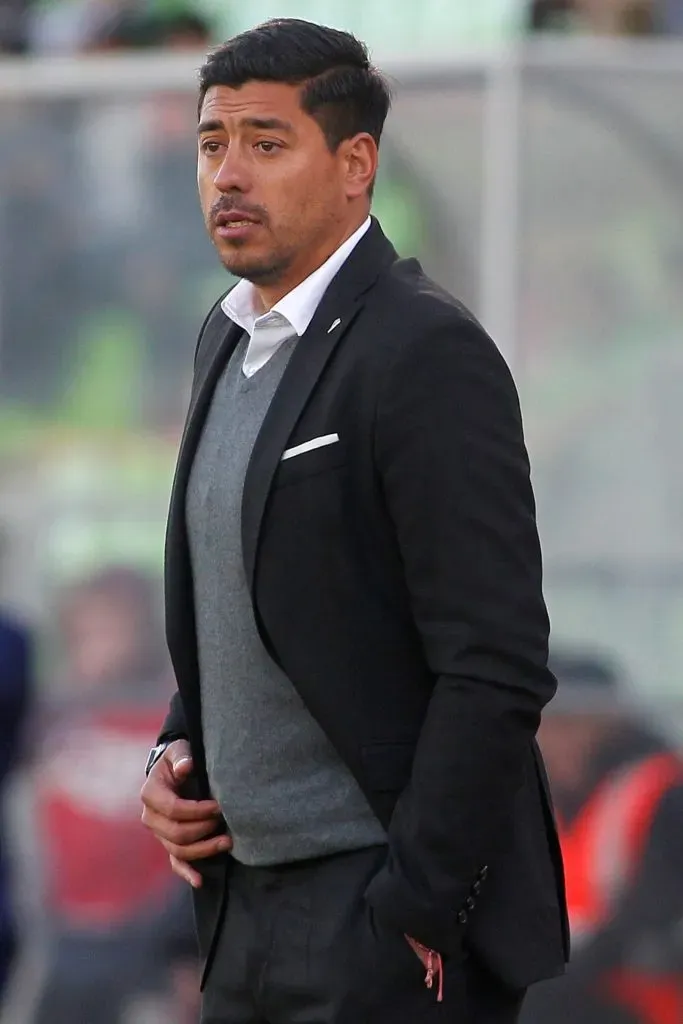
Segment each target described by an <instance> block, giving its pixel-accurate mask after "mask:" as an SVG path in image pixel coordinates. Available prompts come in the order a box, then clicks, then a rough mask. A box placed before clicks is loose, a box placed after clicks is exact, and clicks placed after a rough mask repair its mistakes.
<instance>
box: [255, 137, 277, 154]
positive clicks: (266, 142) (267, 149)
mask: <svg viewBox="0 0 683 1024" xmlns="http://www.w3.org/2000/svg"><path fill="white" fill-rule="evenodd" d="M255 148H256V149H260V150H261V152H262V153H274V152H275V150H276V149H281V148H282V147H281V146H280V144H279V143H278V142H272V141H271V140H270V139H262V140H261V141H260V142H257V143H256V147H255Z"/></svg>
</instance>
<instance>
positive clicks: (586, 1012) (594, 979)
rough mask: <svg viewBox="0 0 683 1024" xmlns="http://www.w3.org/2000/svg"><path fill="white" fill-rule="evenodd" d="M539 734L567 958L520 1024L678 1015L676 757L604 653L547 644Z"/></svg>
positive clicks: (613, 1023)
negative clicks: (546, 696)
mask: <svg viewBox="0 0 683 1024" xmlns="http://www.w3.org/2000/svg"><path fill="white" fill-rule="evenodd" d="M550 664H551V666H552V668H553V671H554V672H555V674H556V676H557V678H558V681H559V685H560V689H559V696H558V698H557V700H556V702H555V703H554V704H553V705H552V707H551V709H550V712H549V714H548V715H547V716H546V717H545V719H544V721H543V723H542V725H541V729H540V732H539V738H540V743H541V749H542V750H543V754H544V756H545V758H546V762H547V765H548V770H549V772H550V779H551V784H552V789H553V794H554V797H555V802H556V810H557V815H558V819H559V822H560V838H561V841H562V846H563V853H564V862H565V872H566V881H567V898H568V904H569V915H570V925H571V930H572V947H573V952H572V963H571V965H570V968H569V971H568V973H567V975H566V977H565V978H564V979H562V981H560V982H552V983H550V984H548V985H544V986H539V988H538V989H537V990H536V992H534V993H532V995H531V997H530V999H529V1002H528V1004H527V1008H526V1012H525V1015H524V1021H525V1024H547V1022H552V1024H570V1022H571V1024H574V1022H579V1021H580V1022H581V1024H680V1022H681V1021H683V933H682V931H681V928H682V926H683V872H682V871H681V864H682V863H683V759H682V758H681V755H680V753H679V752H678V751H676V750H674V749H673V746H672V744H671V743H669V742H668V741H667V740H666V739H665V738H664V737H663V736H662V735H660V734H659V733H658V732H657V731H656V730H654V729H652V728H651V727H649V726H647V725H646V724H644V723H643V722H642V721H641V720H640V717H639V716H638V715H637V713H636V712H635V710H633V709H629V705H628V702H627V698H626V696H625V692H624V685H623V680H622V678H621V674H620V672H619V671H618V669H617V668H616V667H615V666H614V665H613V664H611V663H610V661H609V659H606V658H603V657H601V656H598V655H594V654H592V653H590V652H588V653H584V652H581V651H577V652H574V651H570V650H564V651H557V652H556V653H555V654H554V655H551V661H550Z"/></svg>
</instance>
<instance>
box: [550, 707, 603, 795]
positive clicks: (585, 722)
mask: <svg viewBox="0 0 683 1024" xmlns="http://www.w3.org/2000/svg"><path fill="white" fill-rule="evenodd" d="M617 723H618V718H617V717H616V716H614V715H611V714H597V715H595V714H578V713H577V714H549V715H546V717H545V718H544V719H543V721H542V722H541V727H540V729H539V732H538V739H539V743H540V746H541V750H542V752H543V757H544V758H545V761H546V764H547V766H548V773H549V775H550V779H551V782H552V784H553V787H554V788H555V789H557V790H558V792H561V793H573V792H574V791H575V790H577V789H579V788H580V787H581V786H583V784H584V781H585V778H586V775H587V773H588V772H589V771H590V770H591V766H592V764H593V759H594V758H595V756H596V754H597V752H598V751H599V749H600V747H601V745H602V743H603V742H604V741H605V739H606V737H608V736H609V735H611V733H612V731H613V730H614V729H615V728H616V727H617Z"/></svg>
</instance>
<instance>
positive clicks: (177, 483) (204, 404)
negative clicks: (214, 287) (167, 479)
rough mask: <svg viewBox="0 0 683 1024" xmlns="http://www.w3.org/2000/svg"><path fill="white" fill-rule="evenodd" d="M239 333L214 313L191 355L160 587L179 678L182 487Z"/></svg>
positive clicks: (186, 559)
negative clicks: (194, 359) (194, 363)
mask: <svg viewBox="0 0 683 1024" xmlns="http://www.w3.org/2000/svg"><path fill="white" fill-rule="evenodd" d="M209 332H210V333H209ZM241 335H242V331H241V329H240V328H239V327H238V326H237V325H236V324H234V323H232V321H230V320H227V319H224V320H221V317H220V316H216V318H215V319H213V320H212V321H210V322H209V324H207V327H206V334H205V336H204V338H203V339H202V343H201V345H200V348H199V351H198V353H197V356H198V361H197V366H196V369H195V382H194V387H193V390H192V398H191V399H190V407H189V410H188V414H187V422H186V424H185V431H184V433H183V438H182V441H181V443H180V451H179V453H178V461H177V464H176V471H175V477H174V480H173V488H172V490H171V501H170V507H169V513H168V525H167V529H166V553H165V573H164V576H165V588H164V589H165V601H166V630H167V642H168V647H169V650H170V652H171V655H172V658H173V662H174V665H175V669H176V676H177V678H178V680H179V681H181V680H185V679H192V678H193V677H195V676H196V643H195V637H194V602H193V595H192V570H191V566H190V554H189V547H188V542H187V528H186V522H185V500H186V495H187V485H188V481H189V478H190V470H191V469H192V462H193V459H194V455H195V452H196V450H197V445H198V444H199V439H200V437H201V432H202V429H203V427H204V421H205V420H206V416H207V413H208V411H209V407H210V405H211V399H212V398H213V393H214V390H215V388H216V385H217V383H218V380H219V378H220V376H221V373H222V372H223V370H224V368H225V366H226V364H227V362H228V360H229V358H230V356H231V355H232V353H233V351H234V349H235V346H236V345H237V342H238V341H239V339H240V337H241Z"/></svg>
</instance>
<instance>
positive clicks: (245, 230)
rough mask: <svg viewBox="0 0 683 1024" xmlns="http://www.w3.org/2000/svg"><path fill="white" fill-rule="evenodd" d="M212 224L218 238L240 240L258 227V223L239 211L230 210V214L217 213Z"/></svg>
mask: <svg viewBox="0 0 683 1024" xmlns="http://www.w3.org/2000/svg"><path fill="white" fill-rule="evenodd" d="M214 224H215V226H216V234H217V235H218V236H219V238H242V237H243V236H244V235H247V234H249V233H250V232H251V231H253V230H254V228H256V227H258V225H259V221H258V220H256V218H254V217H251V216H249V214H246V213H243V212H242V211H241V210H231V211H230V213H219V214H218V215H217V216H216V219H215V221H214Z"/></svg>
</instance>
